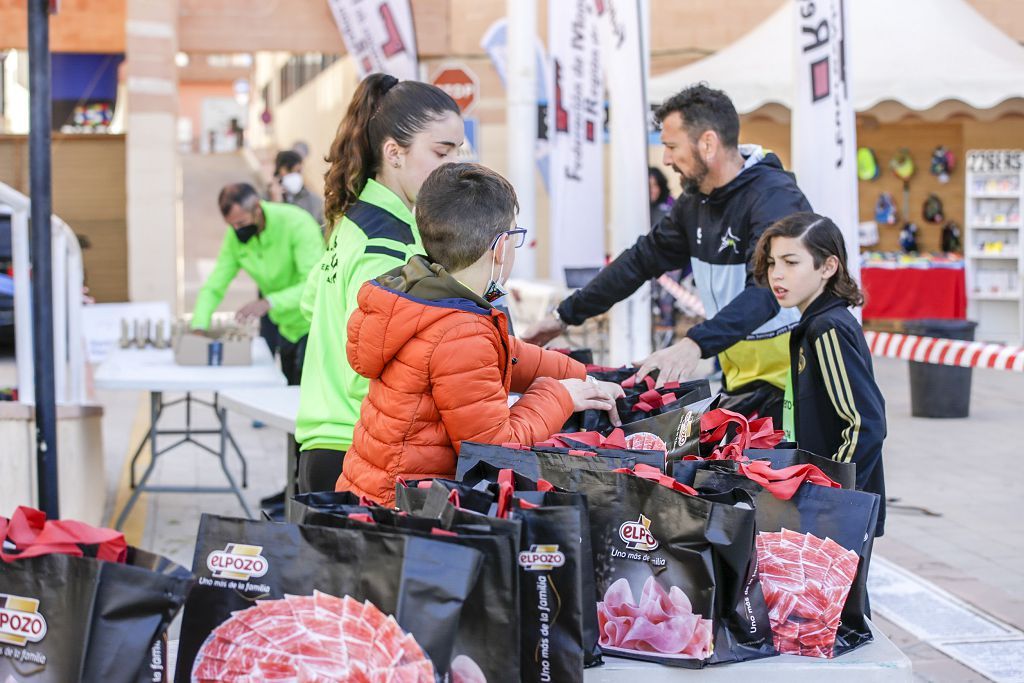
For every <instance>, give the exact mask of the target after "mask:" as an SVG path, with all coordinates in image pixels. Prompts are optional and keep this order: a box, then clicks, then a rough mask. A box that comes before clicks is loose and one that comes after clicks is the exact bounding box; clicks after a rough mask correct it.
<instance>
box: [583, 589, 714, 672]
mask: <svg viewBox="0 0 1024 683" xmlns="http://www.w3.org/2000/svg"><path fill="white" fill-rule="evenodd" d="M597 619H598V624H599V625H600V627H601V640H600V643H601V648H602V649H603V650H604V651H605V652H607V653H608V654H615V652H616V651H617V650H625V651H626V652H658V653H660V654H662V655H678V656H680V657H686V658H688V659H707V658H708V657H710V656H711V650H712V638H711V620H710V619H705V618H703V617H702V616H700V615H699V614H694V613H693V606H692V605H690V599H689V598H688V597H686V593H684V592H683V591H681V590H680V589H679V588H677V587H676V586H672V588H671V589H669V591H668V592H666V591H665V589H664V588H662V587H661V585H659V584H658V582H657V580H656V579H655V578H654V577H653V576H651V577H648V579H647V581H646V582H645V583H644V589H643V592H642V593H641V594H640V602H639V603H637V602H636V601H635V600H634V599H633V591H632V589H630V587H629V581H627V580H626V579H619V580H618V581H616V582H615V583H613V584H612V585H611V586H609V587H608V591H607V592H606V593H605V594H604V602H599V603H597Z"/></svg>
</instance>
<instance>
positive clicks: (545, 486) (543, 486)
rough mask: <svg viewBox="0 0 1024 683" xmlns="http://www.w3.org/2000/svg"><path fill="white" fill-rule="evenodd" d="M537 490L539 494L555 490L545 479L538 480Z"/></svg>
mask: <svg viewBox="0 0 1024 683" xmlns="http://www.w3.org/2000/svg"><path fill="white" fill-rule="evenodd" d="M537 490H538V491H540V492H541V493H549V492H551V491H554V490H555V485H554V484H552V483H551V482H550V481H548V480H547V479H538V480H537Z"/></svg>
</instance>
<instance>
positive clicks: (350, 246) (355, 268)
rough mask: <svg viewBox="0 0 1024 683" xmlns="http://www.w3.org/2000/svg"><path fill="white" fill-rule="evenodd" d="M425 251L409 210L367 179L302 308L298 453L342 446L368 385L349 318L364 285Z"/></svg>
mask: <svg viewBox="0 0 1024 683" xmlns="http://www.w3.org/2000/svg"><path fill="white" fill-rule="evenodd" d="M416 254H421V255H425V254H426V252H425V251H424V250H423V243H422V241H421V240H420V234H419V231H418V230H417V229H416V222H415V219H414V218H413V215H412V212H411V211H409V209H408V208H407V207H406V206H405V204H403V203H402V200H401V199H399V198H398V197H397V196H396V195H395V194H394V193H393V192H392V191H391V190H389V189H388V188H386V187H384V186H383V185H381V184H380V183H378V182H376V181H374V180H372V179H371V180H369V181H367V183H366V187H365V188H364V189H363V191H362V193H361V194H360V195H359V199H358V201H356V203H355V204H353V205H352V207H351V208H349V210H348V211H346V212H345V216H344V217H342V219H341V220H340V221H338V223H337V225H336V226H335V228H334V233H333V234H332V235H331V238H330V240H329V241H328V246H327V252H326V253H325V254H324V256H323V258H322V259H321V260H320V266H319V267H318V268H315V269H314V270H313V272H312V273H310V275H309V282H308V283H307V285H306V292H305V293H304V296H303V297H302V299H303V300H302V308H303V312H304V313H306V314H307V315H310V312H311V314H312V323H311V326H310V329H309V340H308V341H307V346H306V360H305V364H304V366H303V368H302V385H301V390H300V393H299V415H298V419H297V420H296V424H295V438H296V439H297V440H298V442H299V443H300V444H302V450H304V451H307V450H310V449H313V448H326V449H330V450H335V451H347V450H348V449H349V447H350V446H351V445H352V430H353V429H354V428H355V425H356V421H357V420H358V419H359V408H360V406H361V405H362V402H363V399H364V398H365V397H366V394H367V393H368V392H369V387H370V382H369V380H368V379H366V378H365V377H361V376H360V375H359V374H357V373H356V372H355V371H354V370H353V369H352V368H351V367H349V364H348V357H347V356H346V354H345V346H346V344H347V343H348V319H349V316H350V315H351V313H352V311H354V310H355V309H356V306H357V300H356V297H357V295H358V294H359V288H360V287H361V286H362V285H363V283H364V282H366V281H368V280H372V279H374V278H375V277H377V276H379V275H383V274H384V273H386V272H388V271H389V270H392V269H394V268H397V267H398V266H402V265H404V264H405V262H406V261H408V260H409V259H410V258H412V257H413V256H414V255H416Z"/></svg>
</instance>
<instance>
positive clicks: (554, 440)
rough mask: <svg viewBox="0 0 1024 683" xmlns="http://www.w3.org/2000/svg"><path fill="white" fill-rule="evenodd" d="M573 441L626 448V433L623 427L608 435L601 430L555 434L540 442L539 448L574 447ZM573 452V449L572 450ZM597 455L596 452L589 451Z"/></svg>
mask: <svg viewBox="0 0 1024 683" xmlns="http://www.w3.org/2000/svg"><path fill="white" fill-rule="evenodd" d="M573 442H575V443H582V444H584V445H587V446H590V447H591V448H616V449H620V450H621V449H625V448H626V435H625V434H624V433H623V431H622V430H621V429H613V430H612V432H611V433H610V434H609V435H608V436H604V435H603V434H601V433H600V432H570V433H567V434H553V435H552V436H551V437H549V438H548V440H547V441H543V442H541V443H538V444H537V446H538V447H539V448H544V447H545V446H546V447H548V448H572V447H573ZM570 452H571V451H570ZM588 454H589V455H596V453H588Z"/></svg>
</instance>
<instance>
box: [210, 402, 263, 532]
mask: <svg viewBox="0 0 1024 683" xmlns="http://www.w3.org/2000/svg"><path fill="white" fill-rule="evenodd" d="M216 411H217V419H219V420H220V455H219V459H220V467H221V469H222V470H224V476H225V477H227V480H228V483H229V484H230V485H231V489H232V490H233V491H234V492H235V495H236V496H237V497H238V502H239V503H241V504H242V510H244V511H245V516H246V517H248V518H249V519H254V517H253V516H252V510H250V509H249V504H248V503H246V502H245V497H243V496H242V491H241V489H239V488H238V484H236V483H235V478H234V477H232V476H231V472H230V471H229V470H228V462H227V449H228V439H229V438H230V434H231V432H229V431H228V415H227V410H226V409H224V408H220V407H218V408H216ZM232 441H233V439H232ZM236 448H237V447H236ZM238 455H239V457H241V455H242V454H241V452H240V451H239V453H238ZM242 462H243V464H244V463H245V458H242Z"/></svg>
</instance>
